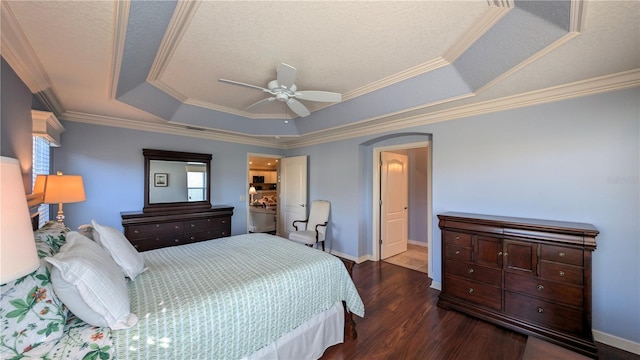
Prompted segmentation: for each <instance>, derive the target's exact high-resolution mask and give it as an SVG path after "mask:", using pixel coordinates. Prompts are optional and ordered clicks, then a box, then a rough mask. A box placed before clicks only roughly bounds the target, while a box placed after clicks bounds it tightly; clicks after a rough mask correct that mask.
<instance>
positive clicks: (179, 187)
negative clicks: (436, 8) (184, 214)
mask: <svg viewBox="0 0 640 360" xmlns="http://www.w3.org/2000/svg"><path fill="white" fill-rule="evenodd" d="M142 154H143V155H144V171H145V173H144V208H143V209H142V211H143V212H154V211H178V210H179V211H185V210H196V211H197V210H200V209H204V208H210V207H211V199H210V195H211V158H212V156H211V154H199V153H187V152H178V151H166V150H153V149H142Z"/></svg>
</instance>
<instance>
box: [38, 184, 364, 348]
mask: <svg viewBox="0 0 640 360" xmlns="http://www.w3.org/2000/svg"><path fill="white" fill-rule="evenodd" d="M42 200H43V194H41V193H38V194H31V195H27V205H28V206H29V215H31V228H32V229H33V230H37V229H38V223H39V218H40V214H39V213H38V207H39V206H40V204H42ZM336 257H337V258H338V259H340V260H342V262H343V263H344V266H345V267H346V268H347V271H348V272H349V276H350V277H351V279H353V267H354V265H355V262H353V261H351V260H348V259H345V258H341V257H339V256H336ZM342 306H343V307H344V336H345V338H348V339H351V340H355V339H357V338H358V333H357V332H356V322H355V321H354V320H353V313H351V312H350V311H349V310H347V303H346V302H344V301H343V302H342Z"/></svg>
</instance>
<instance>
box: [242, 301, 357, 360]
mask: <svg viewBox="0 0 640 360" xmlns="http://www.w3.org/2000/svg"><path fill="white" fill-rule="evenodd" d="M343 341H344V307H343V305H342V302H341V301H339V302H336V303H335V304H334V305H333V306H332V307H331V308H330V309H328V310H326V311H323V312H321V313H319V314H316V315H314V316H313V317H311V319H309V320H307V321H306V322H304V323H303V324H302V325H300V326H298V327H297V328H295V329H293V330H291V331H290V332H288V333H286V334H284V335H282V336H281V337H280V338H278V339H277V340H276V341H274V342H273V343H271V344H269V345H267V346H265V347H263V348H262V349H260V350H258V351H256V352H255V353H253V354H251V355H249V356H248V357H245V358H243V360H244V359H246V360H259V359H265V360H266V359H269V360H290V359H300V360H302V359H305V360H306V359H309V360H312V359H313V360H315V359H319V358H320V357H321V356H322V354H324V351H325V350H326V349H327V348H328V347H330V346H333V345H335V344H339V343H342V342H343Z"/></svg>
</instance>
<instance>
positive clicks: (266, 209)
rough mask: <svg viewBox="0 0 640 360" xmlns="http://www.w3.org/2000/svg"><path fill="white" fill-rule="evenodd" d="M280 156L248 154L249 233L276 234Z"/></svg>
mask: <svg viewBox="0 0 640 360" xmlns="http://www.w3.org/2000/svg"><path fill="white" fill-rule="evenodd" d="M281 158H282V157H281V156H280V155H267V154H248V157H247V180H248V181H247V193H248V196H247V205H248V206H247V209H248V211H247V232H252V233H253V232H256V233H268V234H274V235H275V234H276V231H277V229H278V218H279V216H278V197H279V191H280V189H279V186H278V185H279V183H280V181H279V180H280V159H281Z"/></svg>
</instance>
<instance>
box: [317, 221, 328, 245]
mask: <svg viewBox="0 0 640 360" xmlns="http://www.w3.org/2000/svg"><path fill="white" fill-rule="evenodd" d="M328 223H329V222H328V221H325V222H324V224H318V225H316V229H315V230H316V242H318V238H319V237H320V233H319V232H318V226H324V227H326V226H327V224H328Z"/></svg>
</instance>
